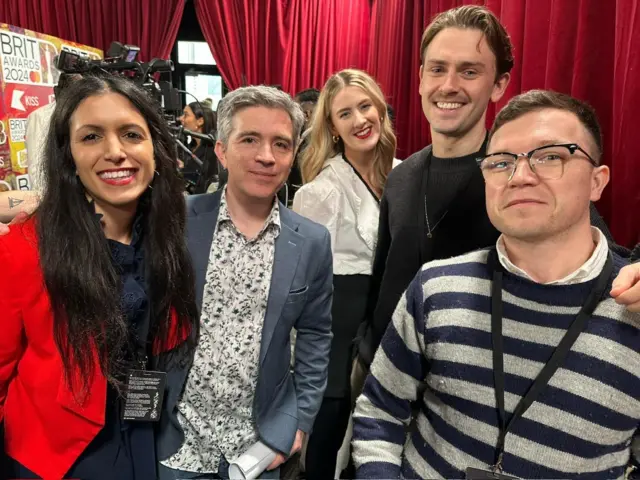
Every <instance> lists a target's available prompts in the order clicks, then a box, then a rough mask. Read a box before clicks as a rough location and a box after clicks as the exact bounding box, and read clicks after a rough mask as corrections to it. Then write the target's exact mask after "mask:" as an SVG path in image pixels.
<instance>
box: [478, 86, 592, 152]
mask: <svg viewBox="0 0 640 480" xmlns="http://www.w3.org/2000/svg"><path fill="white" fill-rule="evenodd" d="M547 108H553V109H556V110H563V111H565V112H571V113H573V114H574V115H575V116H576V117H578V120H580V123H582V125H584V127H585V128H586V129H587V131H588V132H589V133H590V134H591V136H592V137H593V141H594V143H595V145H596V148H597V149H598V151H597V152H596V153H597V155H598V157H600V155H601V154H602V131H601V130H600V123H599V122H598V115H597V114H596V111H595V110H594V109H593V107H592V106H591V105H589V104H588V103H586V102H583V101H582V100H578V99H577V98H573V97H572V96H570V95H567V94H566V93H559V92H552V91H551V90H529V91H528V92H525V93H522V94H520V95H516V96H515V97H513V98H512V99H511V100H509V103H507V104H506V105H505V107H504V108H503V109H502V110H500V112H499V113H498V115H497V116H496V120H495V122H493V127H492V128H491V132H490V133H489V139H491V137H493V135H494V134H495V133H496V131H497V130H498V129H499V128H500V127H502V126H503V125H505V124H506V123H509V122H512V121H514V120H517V119H518V118H520V117H522V116H523V115H526V114H527V113H531V112H535V111H538V110H544V109H547ZM595 160H596V161H597V160H598V158H596V159H595Z"/></svg>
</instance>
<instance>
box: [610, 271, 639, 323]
mask: <svg viewBox="0 0 640 480" xmlns="http://www.w3.org/2000/svg"><path fill="white" fill-rule="evenodd" d="M612 286H613V288H612V289H611V296H612V297H613V298H615V300H616V303H619V304H620V305H626V306H627V310H629V311H630V312H640V263H633V264H631V265H627V266H626V267H624V268H623V269H622V270H620V273H619V274H618V276H617V278H616V279H615V280H614V281H613V285H612Z"/></svg>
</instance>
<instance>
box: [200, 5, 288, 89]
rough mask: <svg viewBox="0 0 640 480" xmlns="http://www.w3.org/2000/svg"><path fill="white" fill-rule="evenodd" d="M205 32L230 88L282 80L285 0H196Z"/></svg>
mask: <svg viewBox="0 0 640 480" xmlns="http://www.w3.org/2000/svg"><path fill="white" fill-rule="evenodd" d="M194 3H195V8H196V14H197V16H198V21H199V22H200V27H201V28H202V33H203V34H204V37H205V39H206V40H207V43H208V44H209V47H210V48H211V51H212V53H213V56H214V58H215V59H216V63H217V65H218V68H219V69H220V74H221V75H222V78H223V79H224V82H225V83H226V84H227V86H228V87H229V88H230V89H234V88H238V87H240V86H242V85H251V84H259V83H264V84H267V85H280V84H281V83H282V65H283V59H284V53H283V52H284V48H285V44H286V39H285V32H284V25H283V21H284V20H283V18H284V15H285V13H284V8H285V5H283V2H282V0H194Z"/></svg>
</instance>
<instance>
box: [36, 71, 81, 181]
mask: <svg viewBox="0 0 640 480" xmlns="http://www.w3.org/2000/svg"><path fill="white" fill-rule="evenodd" d="M80 79H82V75H80V74H77V73H73V74H69V73H61V74H60V77H59V78H58V84H57V85H56V86H55V87H53V94H54V97H55V99H56V100H57V99H58V98H60V95H61V94H62V92H64V91H65V90H66V89H67V88H69V87H71V86H72V85H73V83H74V82H76V81H78V80H80ZM55 107H56V102H55V101H53V102H51V103H50V104H49V105H45V106H44V107H40V108H38V109H37V110H35V111H34V112H32V113H31V114H30V115H29V117H28V118H27V130H26V135H25V142H24V143H25V146H26V147H27V167H28V172H29V179H30V180H31V190H33V191H35V192H41V191H42V188H43V181H42V176H43V173H42V172H43V170H44V165H43V161H42V158H43V154H44V148H45V144H46V141H47V135H48V133H49V125H50V124H51V116H52V115H53V110H54V109H55Z"/></svg>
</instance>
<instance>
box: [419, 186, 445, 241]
mask: <svg viewBox="0 0 640 480" xmlns="http://www.w3.org/2000/svg"><path fill="white" fill-rule="evenodd" d="M447 213H449V210H447V211H446V212H444V214H443V215H442V216H441V217H440V220H438V221H437V222H436V223H435V225H434V226H433V228H431V225H430V223H429V212H428V210H427V196H426V195H425V196H424V219H425V220H426V221H427V237H428V238H433V232H435V230H436V228H437V227H438V224H440V222H441V221H442V219H443V218H444V217H446V216H447Z"/></svg>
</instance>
